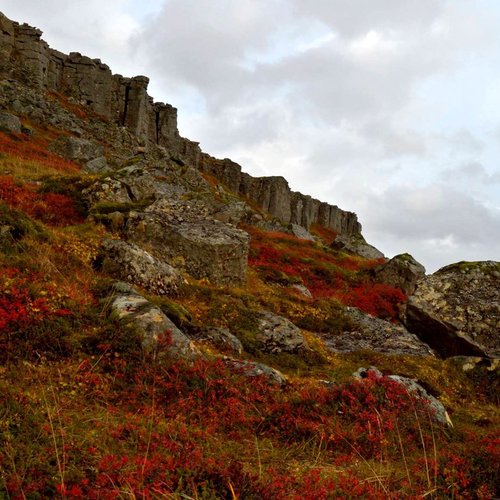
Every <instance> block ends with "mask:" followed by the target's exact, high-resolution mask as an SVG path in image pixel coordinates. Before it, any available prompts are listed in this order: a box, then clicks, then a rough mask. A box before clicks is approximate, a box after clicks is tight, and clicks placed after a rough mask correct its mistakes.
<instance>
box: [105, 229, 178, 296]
mask: <svg viewBox="0 0 500 500" xmlns="http://www.w3.org/2000/svg"><path fill="white" fill-rule="evenodd" d="M102 269H103V270H104V271H105V272H107V273H109V274H110V275H111V276H113V277H114V278H117V279H120V280H123V281H126V282H128V283H133V284H134V285H139V286H142V287H143V288H145V289H146V290H148V291H149V292H151V293H155V294H157V295H165V294H169V293H172V292H175V290H176V289H177V287H178V285H179V284H180V283H182V277H181V275H180V274H179V272H178V271H177V270H176V269H174V268H173V267H172V266H170V265H169V264H167V263H166V262H161V261H159V260H158V259H156V258H155V257H153V256H152V255H151V254H149V253H148V252H146V251H145V250H143V249H142V248H140V247H138V246H137V245H135V244H134V243H128V242H126V241H122V240H110V239H106V240H104V241H103V243H102Z"/></svg>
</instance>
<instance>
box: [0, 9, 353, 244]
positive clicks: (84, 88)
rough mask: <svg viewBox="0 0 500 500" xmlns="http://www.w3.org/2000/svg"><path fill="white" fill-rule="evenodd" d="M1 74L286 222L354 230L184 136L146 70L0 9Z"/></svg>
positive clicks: (281, 182)
mask: <svg viewBox="0 0 500 500" xmlns="http://www.w3.org/2000/svg"><path fill="white" fill-rule="evenodd" d="M0 56H1V57H0V77H1V78H4V79H15V80H17V81H21V82H22V83H24V84H26V85H29V86H31V87H33V88H35V89H38V90H40V91H49V92H57V93H61V94H63V95H65V96H67V97H71V98H73V99H74V100H76V101H77V102H78V103H79V104H81V105H83V106H85V107H88V108H90V109H91V110H92V111H94V112H95V113H98V114H99V115H101V116H102V117H104V118H106V119H107V120H110V121H114V122H115V123H117V124H119V125H121V126H124V127H126V128H127V129H128V130H129V131H130V132H131V133H132V134H134V135H135V136H136V137H137V138H138V140H139V142H140V143H141V144H143V145H144V146H146V147H147V146H150V145H157V146H160V147H163V148H165V149H166V150H167V151H168V152H169V154H170V155H171V156H172V157H174V158H177V159H179V160H181V161H182V162H183V163H186V164H189V165H192V166H195V167H197V168H199V169H201V170H202V171H204V172H207V173H210V174H211V175H213V176H215V177H216V178H217V179H218V180H220V181H222V182H223V183H224V184H225V185H226V186H227V187H228V188H229V189H231V190H232V191H234V192H235V193H237V194H240V195H244V196H246V197H247V198H248V199H250V200H251V201H252V202H254V203H255V204H256V205H258V206H259V207H261V208H262V209H264V210H266V211H268V212H269V213H270V214H271V215H273V216H275V217H277V218H278V219H280V220H281V221H283V222H284V223H286V224H289V223H292V224H298V225H301V226H303V227H305V228H309V226H310V225H311V224H313V223H315V224H319V225H322V226H324V227H327V228H330V229H333V230H334V231H335V232H337V233H339V234H346V235H358V234H360V233H361V225H360V224H359V222H358V220H357V216H356V214H354V213H352V212H347V211H344V210H341V209H340V208H338V207H337V206H335V205H330V204H328V203H325V202H320V201H319V200H316V199H314V198H311V197H310V196H307V195H303V194H302V193H298V192H293V191H292V190H291V189H290V187H289V186H288V183H287V181H286V180H285V179H284V178H282V177H259V178H255V177H252V176H250V175H248V174H246V173H244V172H242V171H241V167H240V165H238V164H237V163H235V162H233V161H231V160H227V159H224V160H218V159H215V158H213V157H211V156H210V155H208V154H205V153H202V151H201V149H200V147H199V144H198V143H197V142H194V141H191V140H189V139H186V138H184V137H181V136H180V134H179V131H178V128H177V109H176V108H174V107H173V106H171V105H170V104H164V103H161V102H154V100H153V98H152V97H151V96H149V95H148V93H147V88H148V83H149V79H148V78H147V77H145V76H135V77H133V78H125V77H123V76H122V75H118V74H113V73H112V72H111V70H110V68H109V67H108V66H107V65H106V64H104V63H102V62H101V60H100V59H91V58H89V57H86V56H83V55H81V54H80V53H77V52H72V53H70V54H69V55H66V54H63V53H61V52H59V51H57V50H54V49H52V48H50V47H49V46H48V44H47V43H46V42H45V41H44V40H43V39H42V32H41V31H40V30H39V29H37V28H33V27H31V26H28V25H27V24H22V25H21V24H19V23H17V22H13V21H10V20H9V19H8V18H7V17H5V16H4V15H3V14H2V13H0Z"/></svg>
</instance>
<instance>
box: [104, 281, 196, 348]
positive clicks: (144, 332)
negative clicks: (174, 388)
mask: <svg viewBox="0 0 500 500" xmlns="http://www.w3.org/2000/svg"><path fill="white" fill-rule="evenodd" d="M110 308H111V311H112V313H113V314H115V315H116V316H117V317H118V318H119V319H121V320H123V321H125V322H126V323H127V324H129V325H130V326H131V327H133V328H134V329H135V330H136V331H138V332H139V333H140V335H141V336H142V346H143V348H144V349H145V350H146V351H155V350H156V349H158V348H164V347H166V349H167V351H168V353H169V354H170V355H171V356H173V357H178V358H192V357H194V356H196V355H197V354H198V352H197V350H196V348H195V347H194V346H193V344H192V343H191V341H190V340H189V338H188V337H187V336H186V335H185V334H184V333H183V332H181V331H180V330H179V329H178V328H177V327H176V326H175V325H174V323H173V322H172V321H171V320H170V319H169V318H168V317H167V316H166V315H165V314H164V313H163V311H162V310H161V309H160V308H159V307H156V306H155V305H154V304H152V303H151V302H149V301H148V300H147V299H146V298H144V297H143V296H142V295H140V294H139V293H138V292H137V290H135V289H134V288H132V287H131V286H130V285H128V284H127V283H117V284H116V285H115V287H114V294H113V296H112V297H111V302H110ZM165 336H168V337H170V344H169V345H168V346H163V345H162V342H163V340H164V337H165Z"/></svg>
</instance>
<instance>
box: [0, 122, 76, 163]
mask: <svg viewBox="0 0 500 500" xmlns="http://www.w3.org/2000/svg"><path fill="white" fill-rule="evenodd" d="M49 142H50V139H49V138H44V137H39V136H38V135H35V136H34V137H31V136H28V135H25V134H9V135H8V134H5V133H3V132H0V153H3V154H6V155H9V156H11V157H13V158H21V159H23V160H28V161H33V162H36V163H39V164H41V165H44V166H46V167H49V168H52V169H54V170H58V171H60V172H78V171H79V170H80V166H79V165H77V164H76V163H73V162H71V161H68V160H65V159H63V158H61V157H60V156H58V155H56V154H54V153H51V152H50V151H47V146H48V144H49Z"/></svg>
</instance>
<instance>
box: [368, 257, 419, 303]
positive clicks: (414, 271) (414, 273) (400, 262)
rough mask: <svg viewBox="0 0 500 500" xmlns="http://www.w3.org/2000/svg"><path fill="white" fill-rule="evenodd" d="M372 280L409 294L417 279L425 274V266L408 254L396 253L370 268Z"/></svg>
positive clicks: (412, 290) (413, 289)
mask: <svg viewBox="0 0 500 500" xmlns="http://www.w3.org/2000/svg"><path fill="white" fill-rule="evenodd" d="M372 273H373V277H374V280H375V281H377V282H379V283H385V284H386V285H389V286H392V287H395V288H399V289H400V290H403V292H404V293H405V294H406V295H411V294H412V293H413V292H414V291H415V288H416V286H417V281H418V280H419V279H421V278H423V277H424V276H425V267H424V266H423V265H422V264H420V263H419V262H417V261H416V260H415V259H414V258H413V257H412V256H411V255H410V254H407V253H404V254H400V255H396V256H395V257H393V258H392V259H390V260H388V261H387V262H384V263H383V264H381V265H380V266H377V267H375V268H374V269H373V270H372Z"/></svg>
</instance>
